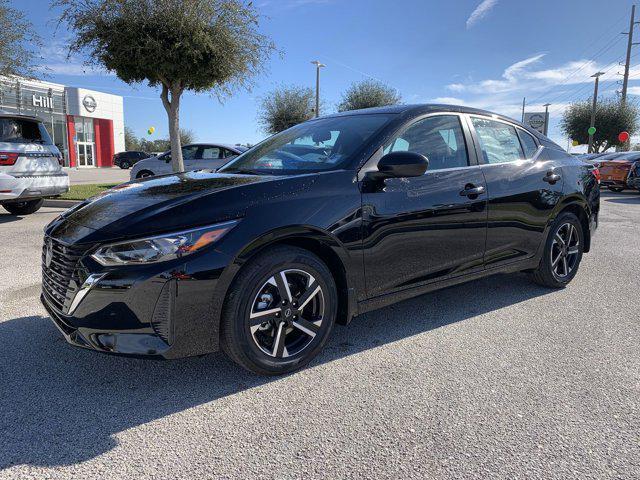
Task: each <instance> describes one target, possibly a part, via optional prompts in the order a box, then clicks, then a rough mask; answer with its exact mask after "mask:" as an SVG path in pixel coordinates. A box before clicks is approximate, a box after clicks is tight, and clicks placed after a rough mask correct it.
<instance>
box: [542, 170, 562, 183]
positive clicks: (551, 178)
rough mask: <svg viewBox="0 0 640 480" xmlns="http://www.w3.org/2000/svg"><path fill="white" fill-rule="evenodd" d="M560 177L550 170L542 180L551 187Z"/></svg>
mask: <svg viewBox="0 0 640 480" xmlns="http://www.w3.org/2000/svg"><path fill="white" fill-rule="evenodd" d="M561 178H562V177H561V176H560V175H558V174H557V173H554V172H553V171H552V170H550V171H548V172H547V174H546V175H545V177H544V178H543V179H542V180H544V181H545V182H547V183H550V184H551V185H554V184H555V183H556V182H557V181H559V180H560V179H561Z"/></svg>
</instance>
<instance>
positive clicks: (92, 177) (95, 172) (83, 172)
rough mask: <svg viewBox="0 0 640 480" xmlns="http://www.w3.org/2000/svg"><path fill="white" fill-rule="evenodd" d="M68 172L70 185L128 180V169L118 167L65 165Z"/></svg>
mask: <svg viewBox="0 0 640 480" xmlns="http://www.w3.org/2000/svg"><path fill="white" fill-rule="evenodd" d="M64 171H65V172H67V173H68V174H69V179H70V180H71V185H82V184H90V183H100V184H104V183H124V182H128V181H129V171H130V170H122V169H121V168H119V167H113V168H73V167H65V168H64Z"/></svg>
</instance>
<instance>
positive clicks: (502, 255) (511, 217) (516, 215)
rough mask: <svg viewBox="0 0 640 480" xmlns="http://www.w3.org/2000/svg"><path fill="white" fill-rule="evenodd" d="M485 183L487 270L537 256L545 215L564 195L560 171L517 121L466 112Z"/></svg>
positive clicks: (545, 219)
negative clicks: (514, 122) (486, 203)
mask: <svg viewBox="0 0 640 480" xmlns="http://www.w3.org/2000/svg"><path fill="white" fill-rule="evenodd" d="M469 118H470V124H471V125H472V127H473V131H472V133H473V137H474V142H475V145H476V148H477V149H478V159H479V161H480V163H481V164H482V166H481V168H482V171H483V172H484V175H485V178H486V181H487V201H488V215H489V223H488V230H487V250H486V253H485V264H486V266H487V268H491V267H493V266H497V265H503V264H508V263H511V262H516V261H519V260H524V259H525V258H529V257H532V256H534V255H535V254H536V252H537V250H538V247H539V246H540V244H541V242H542V240H543V234H544V231H545V227H546V225H547V223H548V220H549V216H550V214H551V212H552V211H553V209H554V208H555V206H556V205H557V203H558V201H559V200H560V198H561V197H562V185H563V182H562V169H561V166H560V163H559V161H558V160H553V159H551V156H550V155H549V151H547V150H546V149H541V148H540V146H539V142H538V141H537V140H536V139H534V137H533V136H532V135H530V134H529V133H527V132H526V131H525V130H524V129H522V128H520V127H518V126H517V125H514V124H511V123H509V122H506V121H501V120H497V119H495V118H489V117H484V116H480V115H470V116H469Z"/></svg>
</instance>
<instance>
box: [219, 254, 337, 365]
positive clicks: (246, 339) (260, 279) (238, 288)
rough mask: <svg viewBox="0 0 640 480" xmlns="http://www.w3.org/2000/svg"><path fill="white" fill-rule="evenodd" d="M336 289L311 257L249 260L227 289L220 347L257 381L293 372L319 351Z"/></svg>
mask: <svg viewBox="0 0 640 480" xmlns="http://www.w3.org/2000/svg"><path fill="white" fill-rule="evenodd" d="M337 303H338V295H337V291H336V285H335V282H334V280H333V277H332V275H331V272H330V271H329V269H328V268H327V266H326V265H325V264H324V263H323V262H322V261H321V260H320V259H319V258H318V257H317V256H315V255H314V254H313V253H311V252H309V251H307V250H303V249H301V248H296V247H284V246H283V247H275V248H272V249H269V250H267V251H265V252H264V253H262V254H260V255H259V256H257V257H255V258H254V259H252V260H251V261H250V262H249V264H248V265H246V266H245V267H244V268H243V270H242V271H241V272H240V273H239V275H238V277H237V279H236V280H235V281H234V283H233V285H232V287H231V288H230V289H229V293H228V295H227V298H226V301H225V307H224V311H223V315H222V324H221V346H222V349H223V351H224V352H225V353H226V354H227V355H228V356H229V357H230V358H231V359H232V360H234V361H235V362H236V363H238V364H239V365H241V366H242V367H244V368H246V369H247V370H250V371H252V372H255V373H258V374H262V375H277V374H283V373H287V372H291V371H293V370H297V369H299V368H301V367H303V366H304V365H306V364H307V363H309V362H310V361H311V360H312V359H313V358H314V357H315V356H316V355H317V354H318V353H319V352H320V351H321V350H322V348H323V346H324V345H325V343H326V341H327V339H328V337H329V334H330V333H331V330H332V328H333V324H334V322H335V318H336V313H337Z"/></svg>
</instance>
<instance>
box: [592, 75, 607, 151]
mask: <svg viewBox="0 0 640 480" xmlns="http://www.w3.org/2000/svg"><path fill="white" fill-rule="evenodd" d="M601 75H604V72H597V73H594V74H593V75H591V78H595V79H596V82H595V86H594V87H593V104H592V106H591V127H595V126H596V106H597V104H598V82H599V80H600V76H601ZM589 153H593V134H592V133H590V134H589Z"/></svg>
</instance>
